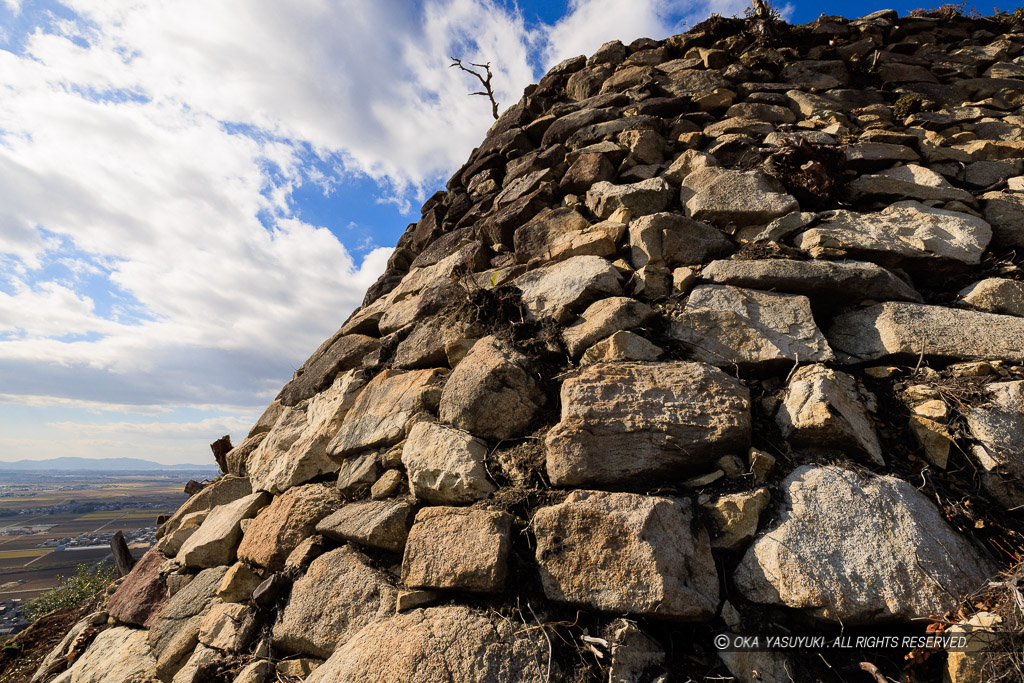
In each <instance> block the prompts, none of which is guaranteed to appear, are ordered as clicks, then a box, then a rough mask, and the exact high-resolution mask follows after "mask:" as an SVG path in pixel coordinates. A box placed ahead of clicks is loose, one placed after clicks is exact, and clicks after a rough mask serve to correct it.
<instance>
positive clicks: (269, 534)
mask: <svg viewBox="0 0 1024 683" xmlns="http://www.w3.org/2000/svg"><path fill="white" fill-rule="evenodd" d="M341 504H342V496H341V493H340V492H339V491H338V490H337V489H336V488H334V487H333V486H331V485H330V484H306V485H305V486H296V487H295V488H292V489H288V490H287V491H285V492H284V494H282V495H280V496H278V497H277V498H275V499H274V502H273V503H271V504H270V505H269V506H267V508H266V509H264V510H263V511H262V512H261V513H260V514H259V515H257V517H256V519H254V520H253V521H252V523H251V524H249V528H248V529H246V530H245V537H244V538H243V539H242V543H241V545H239V546H238V558H239V559H240V560H243V561H245V562H248V563H249V564H251V565H255V566H257V567H264V568H266V569H269V570H270V571H280V570H281V569H283V568H284V562H285V560H286V559H287V558H288V555H289V553H291V552H292V551H293V550H295V548H296V547H298V545H299V543H301V542H302V540H303V539H304V538H306V537H308V536H310V535H311V534H312V533H313V530H314V529H315V528H316V524H317V522H319V521H320V520H321V519H323V518H324V517H326V516H327V515H329V514H331V513H332V512H334V511H335V510H337V509H338V508H339V507H341Z"/></svg>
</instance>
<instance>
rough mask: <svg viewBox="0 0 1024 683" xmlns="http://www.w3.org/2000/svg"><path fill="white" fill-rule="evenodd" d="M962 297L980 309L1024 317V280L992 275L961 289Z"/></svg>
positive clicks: (969, 304) (967, 302) (970, 304)
mask: <svg viewBox="0 0 1024 683" xmlns="http://www.w3.org/2000/svg"><path fill="white" fill-rule="evenodd" d="M959 297H960V299H961V300H962V301H963V302H964V303H965V304H967V305H968V306H970V307H971V308H976V309H978V310H979V311H986V312H988V313H1002V314H1004V315H1015V316H1018V317H1024V282H1020V281H1019V280H1009V279H1006V278H998V277H990V278H985V279H984V280H981V281H980V282H975V283H974V284H973V285H970V286H969V287H966V288H964V289H962V290H960V295H959Z"/></svg>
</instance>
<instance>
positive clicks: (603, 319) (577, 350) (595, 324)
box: [562, 296, 655, 358]
mask: <svg viewBox="0 0 1024 683" xmlns="http://www.w3.org/2000/svg"><path fill="white" fill-rule="evenodd" d="M654 315H655V314H654V309H652V308H651V307H650V306H648V305H647V304H644V303H641V302H639V301H637V300H636V299H631V298H629V297H625V296H616V297H609V298H607V299H601V300H600V301H596V302H594V303H593V304H591V305H590V306H589V307H587V310H585V311H583V313H581V314H580V317H579V320H577V321H576V322H575V323H573V324H572V325H570V326H568V327H565V328H563V329H562V339H563V340H564V341H565V346H566V349H567V350H568V351H569V355H571V356H572V357H573V358H579V357H580V356H581V355H582V354H583V352H584V351H586V350H587V349H588V348H589V347H591V346H593V344H594V343H596V342H598V341H600V340H601V339H604V338H605V337H608V336H610V335H612V334H614V333H615V332H618V331H619V330H628V329H632V328H636V327H640V326H641V325H644V324H645V323H647V322H648V321H650V320H651V319H652V318H653V317H654Z"/></svg>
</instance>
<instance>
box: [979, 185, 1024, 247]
mask: <svg viewBox="0 0 1024 683" xmlns="http://www.w3.org/2000/svg"><path fill="white" fill-rule="evenodd" d="M981 200H982V201H981V207H982V211H983V213H984V216H985V220H986V221H988V223H989V225H991V226H992V246H993V247H999V248H1001V249H1020V248H1022V247H1024V194H1021V193H1018V192H986V193H985V194H983V195H981Z"/></svg>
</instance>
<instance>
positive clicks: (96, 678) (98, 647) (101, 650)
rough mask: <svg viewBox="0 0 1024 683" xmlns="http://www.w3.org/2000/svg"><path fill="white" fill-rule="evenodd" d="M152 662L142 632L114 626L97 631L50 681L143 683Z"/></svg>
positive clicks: (62, 682) (149, 678) (150, 676)
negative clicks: (76, 656) (94, 636)
mask: <svg viewBox="0 0 1024 683" xmlns="http://www.w3.org/2000/svg"><path fill="white" fill-rule="evenodd" d="M155 666H156V662H155V661H154V659H153V655H152V654H151V652H150V648H149V645H148V643H147V642H146V632H145V631H140V630H137V629H132V628H127V627H125V626H117V627H115V628H110V629H107V630H105V631H103V632H101V633H100V634H98V635H97V636H96V639H95V640H93V641H92V643H91V644H90V645H89V647H88V648H87V649H86V651H85V652H84V653H82V655H81V656H80V657H79V658H78V659H77V660H75V663H74V664H72V665H71V667H70V668H69V669H68V670H67V671H65V672H64V673H62V674H60V675H59V676H57V677H56V678H53V679H52V680H51V683H121V682H128V681H139V683H143V682H144V681H149V680H152V676H153V671H154V669H155Z"/></svg>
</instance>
